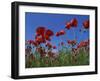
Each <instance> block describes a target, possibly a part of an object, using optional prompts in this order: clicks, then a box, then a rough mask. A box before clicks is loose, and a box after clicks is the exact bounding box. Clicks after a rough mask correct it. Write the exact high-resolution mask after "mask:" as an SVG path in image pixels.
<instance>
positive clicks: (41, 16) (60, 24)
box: [25, 12, 89, 46]
mask: <svg viewBox="0 0 100 81" xmlns="http://www.w3.org/2000/svg"><path fill="white" fill-rule="evenodd" d="M73 18H76V19H77V20H78V26H77V28H75V29H73V30H74V33H76V35H77V37H78V42H80V41H81V40H85V39H88V38H89V31H87V32H86V33H84V34H80V32H79V30H80V29H81V28H82V23H83V21H85V20H88V19H89V16H88V15H79V14H78V15H71V14H50V13H31V12H26V13H25V40H32V39H34V37H35V30H36V28H37V27H38V26H44V27H47V28H48V29H51V30H52V31H53V32H54V33H56V32H58V31H60V30H62V29H64V30H65V24H66V22H68V21H70V20H71V19H73ZM67 39H74V35H73V33H72V29H71V30H67V29H66V36H62V37H59V38H58V37H56V36H53V37H52V40H51V42H52V44H54V45H56V46H57V45H58V43H59V42H60V41H61V40H62V41H64V42H66V40H67Z"/></svg>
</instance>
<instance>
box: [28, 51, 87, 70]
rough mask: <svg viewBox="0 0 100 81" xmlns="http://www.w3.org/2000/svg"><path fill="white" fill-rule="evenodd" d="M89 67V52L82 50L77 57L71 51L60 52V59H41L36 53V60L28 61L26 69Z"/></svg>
mask: <svg viewBox="0 0 100 81" xmlns="http://www.w3.org/2000/svg"><path fill="white" fill-rule="evenodd" d="M79 65H89V51H85V52H84V51H83V50H80V51H79V53H78V54H77V55H76V56H73V54H72V52H71V51H70V50H67V51H66V50H60V52H59V55H58V57H56V58H51V57H48V56H47V57H43V58H40V56H39V54H38V53H35V59H34V60H31V59H28V60H27V61H26V68H34V67H57V66H59V67H60V66H79Z"/></svg>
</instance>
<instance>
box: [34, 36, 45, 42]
mask: <svg viewBox="0 0 100 81" xmlns="http://www.w3.org/2000/svg"><path fill="white" fill-rule="evenodd" d="M35 40H36V42H38V43H43V41H44V39H43V38H42V37H37V38H36V39H35Z"/></svg>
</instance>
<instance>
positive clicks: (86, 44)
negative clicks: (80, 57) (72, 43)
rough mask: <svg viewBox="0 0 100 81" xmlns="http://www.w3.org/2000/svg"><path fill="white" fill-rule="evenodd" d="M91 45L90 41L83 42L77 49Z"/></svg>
mask: <svg viewBox="0 0 100 81" xmlns="http://www.w3.org/2000/svg"><path fill="white" fill-rule="evenodd" d="M88 45H89V40H85V41H81V42H80V43H79V44H78V45H77V48H81V47H86V46H88Z"/></svg>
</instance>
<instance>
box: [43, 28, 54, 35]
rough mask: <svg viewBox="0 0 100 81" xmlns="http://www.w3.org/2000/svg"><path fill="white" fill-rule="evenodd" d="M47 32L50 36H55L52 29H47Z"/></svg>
mask: <svg viewBox="0 0 100 81" xmlns="http://www.w3.org/2000/svg"><path fill="white" fill-rule="evenodd" d="M45 34H46V35H48V36H53V35H54V33H53V31H52V30H50V29H48V30H46V33H45Z"/></svg>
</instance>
